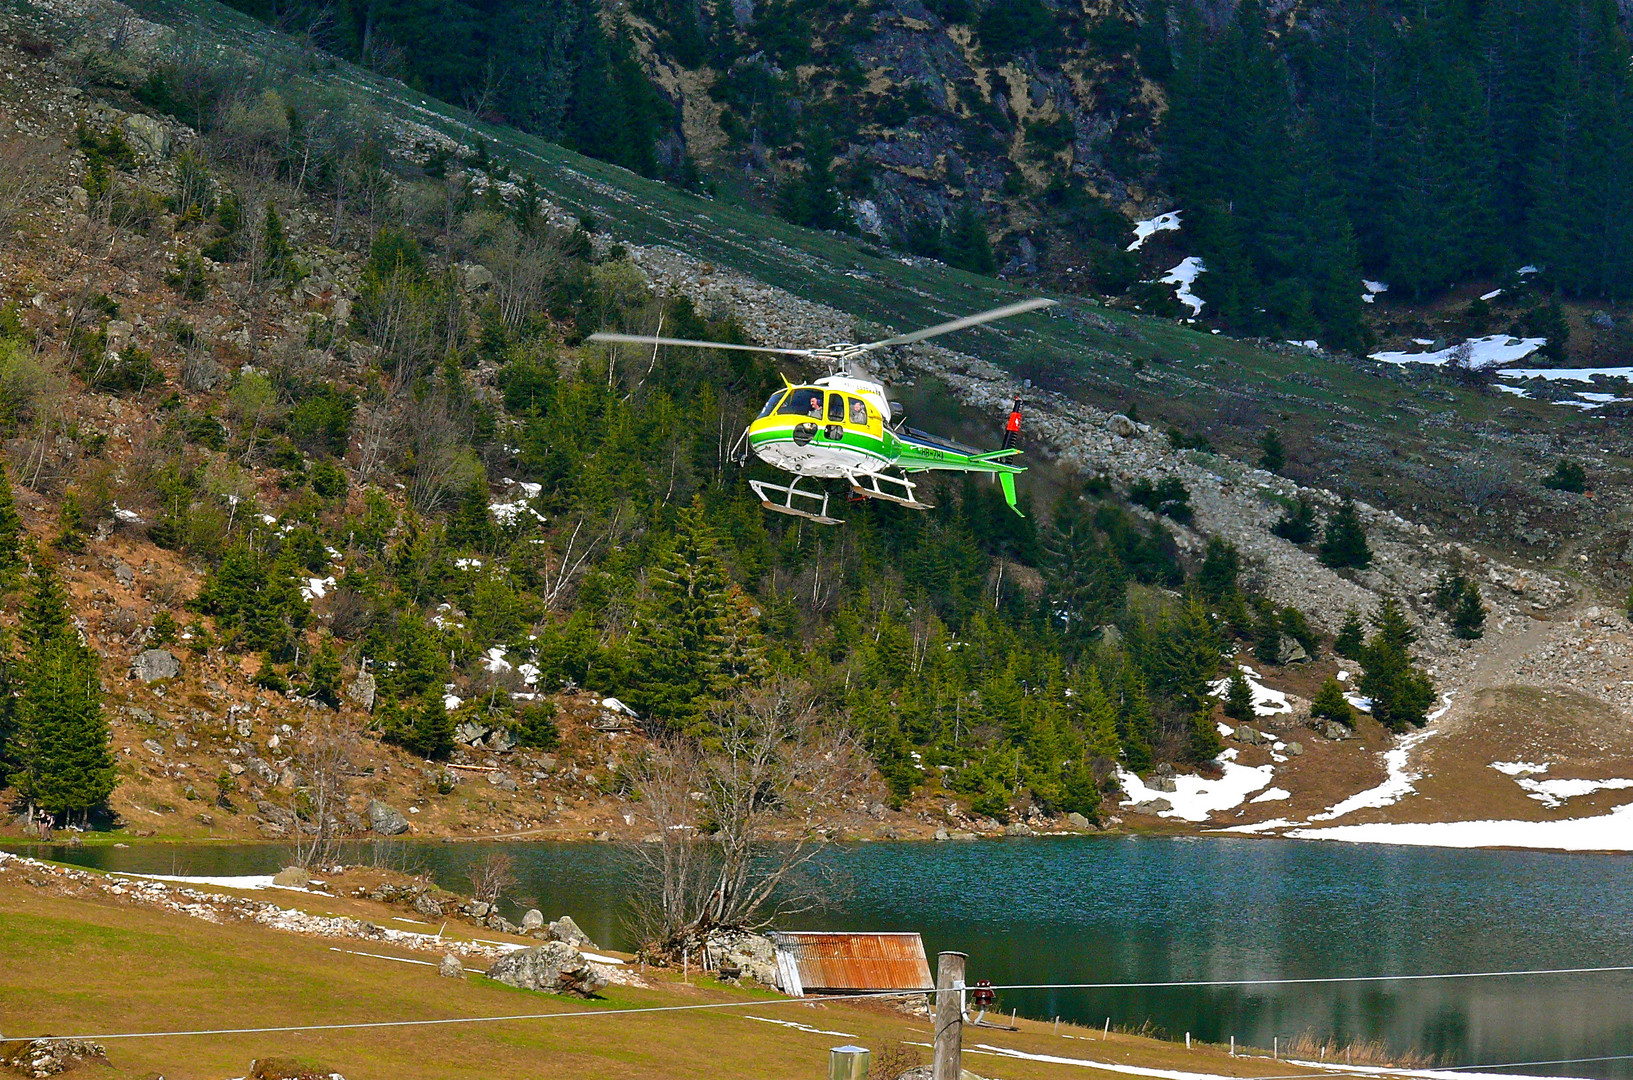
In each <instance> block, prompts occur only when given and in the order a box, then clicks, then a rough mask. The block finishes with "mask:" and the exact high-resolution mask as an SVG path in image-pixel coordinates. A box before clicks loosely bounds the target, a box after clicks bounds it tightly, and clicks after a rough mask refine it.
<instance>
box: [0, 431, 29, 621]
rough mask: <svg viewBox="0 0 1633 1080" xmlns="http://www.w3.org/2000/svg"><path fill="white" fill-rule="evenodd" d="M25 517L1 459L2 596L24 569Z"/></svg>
mask: <svg viewBox="0 0 1633 1080" xmlns="http://www.w3.org/2000/svg"><path fill="white" fill-rule="evenodd" d="M23 535H24V534H23V518H22V515H21V514H19V513H18V512H17V502H16V500H15V499H14V498H13V497H12V494H11V481H10V480H9V479H8V478H7V476H6V466H5V462H3V461H0V596H3V595H4V594H5V593H6V592H7V591H9V590H10V589H11V587H12V586H13V585H15V584H16V583H17V578H18V576H19V575H20V574H21V572H22V569H23Z"/></svg>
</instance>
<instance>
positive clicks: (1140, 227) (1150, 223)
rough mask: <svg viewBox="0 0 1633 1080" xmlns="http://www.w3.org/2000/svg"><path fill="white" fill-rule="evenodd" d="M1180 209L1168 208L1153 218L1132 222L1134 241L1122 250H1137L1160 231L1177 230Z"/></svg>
mask: <svg viewBox="0 0 1633 1080" xmlns="http://www.w3.org/2000/svg"><path fill="white" fill-rule="evenodd" d="M1180 213H1181V212H1180V211H1178V210H1170V211H1169V212H1168V213H1166V214H1158V215H1157V216H1156V217H1154V218H1148V219H1146V220H1145V221H1136V222H1135V223H1134V242H1133V243H1132V244H1129V245H1128V247H1126V248H1124V249H1123V250H1124V251H1138V250H1140V248H1141V247H1142V246H1143V245H1144V244H1145V242H1146V241H1147V240H1149V239H1151V237H1152V236H1153V235H1154V234H1156V233H1160V232H1178V231H1179V215H1180Z"/></svg>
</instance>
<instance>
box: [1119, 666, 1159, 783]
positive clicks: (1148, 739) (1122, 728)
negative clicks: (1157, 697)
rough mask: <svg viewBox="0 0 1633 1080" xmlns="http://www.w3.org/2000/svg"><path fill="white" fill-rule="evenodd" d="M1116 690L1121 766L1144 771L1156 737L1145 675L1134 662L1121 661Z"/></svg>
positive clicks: (1137, 771)
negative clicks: (1122, 663)
mask: <svg viewBox="0 0 1633 1080" xmlns="http://www.w3.org/2000/svg"><path fill="white" fill-rule="evenodd" d="M1116 689H1117V699H1118V700H1117V738H1118V740H1119V741H1120V742H1121V744H1122V751H1123V765H1124V766H1125V767H1126V768H1127V769H1128V770H1129V771H1130V772H1134V773H1144V772H1145V771H1146V770H1147V769H1149V768H1151V764H1152V755H1151V744H1152V743H1153V742H1155V741H1156V737H1157V726H1156V722H1155V721H1154V720H1153V719H1152V717H1151V698H1150V697H1149V696H1148V695H1147V693H1146V689H1145V676H1144V675H1143V674H1142V673H1141V672H1140V669H1139V668H1138V667H1137V666H1135V665H1134V664H1124V665H1123V670H1122V674H1121V675H1120V676H1119V678H1118V682H1117V687H1116Z"/></svg>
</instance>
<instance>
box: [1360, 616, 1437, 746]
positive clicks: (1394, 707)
mask: <svg viewBox="0 0 1633 1080" xmlns="http://www.w3.org/2000/svg"><path fill="white" fill-rule="evenodd" d="M1372 625H1373V632H1372V637H1371V638H1369V639H1368V640H1367V644H1366V648H1365V649H1363V650H1362V653H1361V663H1362V665H1363V666H1364V667H1365V668H1366V670H1365V672H1363V673H1362V675H1361V678H1360V680H1359V682H1358V684H1357V688H1358V689H1359V690H1360V691H1361V693H1362V694H1364V695H1365V696H1366V697H1368V698H1370V699H1371V700H1372V716H1373V718H1374V719H1376V720H1377V721H1378V722H1379V723H1380V724H1382V725H1383V726H1384V727H1386V728H1388V729H1389V730H1391V731H1397V732H1398V731H1405V730H1406V729H1407V728H1409V727H1422V726H1423V724H1424V722H1425V719H1426V717H1427V715H1428V712H1429V707H1430V706H1431V705H1433V704H1434V700H1435V695H1434V684H1433V683H1431V682H1430V681H1429V676H1428V675H1426V674H1425V673H1424V672H1423V671H1422V670H1421V669H1419V668H1417V667H1415V666H1413V664H1412V657H1411V652H1410V649H1411V646H1412V644H1413V642H1415V641H1416V640H1417V631H1416V630H1414V629H1412V625H1411V623H1409V622H1407V621H1406V614H1405V612H1403V611H1402V610H1401V607H1400V604H1399V603H1397V602H1396V601H1395V599H1394V598H1393V597H1388V598H1386V599H1385V600H1384V602H1383V603H1382V604H1381V605H1380V606H1379V608H1378V612H1377V614H1376V615H1374V616H1373V620H1372Z"/></svg>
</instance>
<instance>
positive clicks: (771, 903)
mask: <svg viewBox="0 0 1633 1080" xmlns="http://www.w3.org/2000/svg"><path fill="white" fill-rule="evenodd" d="M709 720H710V723H711V725H712V730H711V732H710V734H709V736H708V739H707V745H703V744H699V743H698V742H695V741H692V740H689V739H682V738H679V737H672V738H670V739H669V740H668V741H667V742H664V743H661V744H660V746H659V748H658V749H657V750H656V751H655V752H654V753H653V754H651V755H650V756H649V757H647V758H646V759H645V760H644V761H643V762H641V763H639V764H638V765H637V766H636V767H635V782H636V786H637V788H638V789H639V790H640V792H641V809H640V811H639V813H640V815H641V816H642V818H644V820H645V821H646V823H647V825H648V827H649V828H650V829H651V830H652V832H653V834H654V839H652V840H651V841H650V842H648V843H643V844H639V845H636V846H635V847H634V848H633V853H634V860H635V862H636V866H637V875H638V877H639V878H640V879H641V881H642V887H641V888H638V889H637V890H636V895H637V896H638V897H639V898H640V899H639V900H638V901H637V905H636V908H635V911H634V914H633V925H632V928H633V929H635V930H636V931H637V933H638V934H639V936H640V937H641V938H642V939H643V940H645V941H646V942H647V943H648V945H647V948H648V951H649V952H651V953H652V954H653V955H659V956H662V955H671V954H674V953H677V952H679V951H680V949H681V947H683V946H684V945H685V944H687V943H688V942H689V941H692V940H694V939H696V938H698V937H700V936H702V935H706V934H707V933H708V932H709V930H711V929H713V928H715V927H758V926H764V925H766V924H767V923H768V922H770V921H771V920H772V919H774V918H776V917H778V916H781V915H787V914H792V913H794V912H796V911H803V910H809V909H811V908H812V907H815V906H817V904H819V903H820V902H821V901H822V899H823V898H824V897H823V896H822V895H821V894H819V893H818V892H817V891H816V890H815V889H800V888H798V887H797V881H798V876H799V875H800V873H801V872H802V871H805V870H809V869H813V868H812V867H811V862H812V860H813V859H815V858H816V856H817V855H818V854H820V853H821V851H822V850H823V846H824V844H825V841H826V837H825V835H824V833H823V831H822V829H821V823H820V820H819V817H818V815H819V813H820V812H821V810H822V808H824V807H827V806H832V805H837V804H839V803H841V802H842V801H844V799H845V798H846V797H848V796H851V795H853V794H854V793H855V792H856V791H858V790H859V789H860V788H861V787H862V785H863V784H864V783H865V781H866V778H867V775H868V765H867V763H866V757H865V755H863V754H862V752H861V748H860V746H859V745H858V744H857V742H856V739H855V737H854V735H852V734H851V733H850V732H849V731H848V729H844V728H841V727H838V726H836V725H832V724H826V723H824V722H823V721H822V719H821V717H820V715H819V714H818V711H817V709H816V706H815V704H814V702H813V700H812V692H811V689H810V687H809V686H807V685H805V684H804V683H801V682H798V681H795V680H791V679H778V680H774V681H771V682H767V683H765V684H762V685H755V686H748V687H745V688H743V689H742V690H741V691H739V692H738V693H737V694H736V695H735V696H733V697H731V698H730V699H728V700H726V701H723V702H721V703H720V704H719V705H718V706H716V707H715V708H714V709H712V710H710V713H709Z"/></svg>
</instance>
